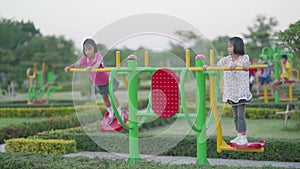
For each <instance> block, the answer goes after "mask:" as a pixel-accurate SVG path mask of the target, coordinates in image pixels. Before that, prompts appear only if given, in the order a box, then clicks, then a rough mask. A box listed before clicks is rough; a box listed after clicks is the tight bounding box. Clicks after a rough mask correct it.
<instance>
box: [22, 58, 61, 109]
mask: <svg viewBox="0 0 300 169" xmlns="http://www.w3.org/2000/svg"><path fill="white" fill-rule="evenodd" d="M47 69H48V68H47V64H46V63H43V64H42V71H38V70H37V65H36V63H34V67H33V68H28V69H27V71H26V75H27V77H28V78H29V89H28V94H27V104H49V103H50V96H51V93H52V92H54V91H55V90H58V89H61V88H62V86H61V85H60V84H59V83H58V82H55V75H54V72H47ZM34 80H35V82H34ZM45 94H46V96H45Z"/></svg>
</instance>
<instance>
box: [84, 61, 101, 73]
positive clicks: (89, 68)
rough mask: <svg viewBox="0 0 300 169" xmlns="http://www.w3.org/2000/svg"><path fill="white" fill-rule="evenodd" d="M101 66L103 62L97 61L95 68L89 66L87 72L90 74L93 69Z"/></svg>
mask: <svg viewBox="0 0 300 169" xmlns="http://www.w3.org/2000/svg"><path fill="white" fill-rule="evenodd" d="M100 65H101V62H100V61H97V62H96V63H95V64H94V65H93V66H87V67H86V71H88V72H90V71H91V70H92V69H94V68H99V67H100Z"/></svg>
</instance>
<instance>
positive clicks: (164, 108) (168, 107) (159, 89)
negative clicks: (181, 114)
mask: <svg viewBox="0 0 300 169" xmlns="http://www.w3.org/2000/svg"><path fill="white" fill-rule="evenodd" d="M178 82H179V78H178V76H177V75H176V73H175V72H174V71H172V70H170V69H167V68H162V69H159V70H157V71H155V72H154V74H153V75H152V110H153V112H154V113H155V114H157V115H158V116H159V117H162V118H169V117H172V116H174V115H175V114H176V113H177V111H178V92H179V90H178Z"/></svg>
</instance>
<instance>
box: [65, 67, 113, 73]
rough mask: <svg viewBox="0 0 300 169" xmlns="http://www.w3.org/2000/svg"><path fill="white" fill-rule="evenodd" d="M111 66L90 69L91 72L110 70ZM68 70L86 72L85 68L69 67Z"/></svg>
mask: <svg viewBox="0 0 300 169" xmlns="http://www.w3.org/2000/svg"><path fill="white" fill-rule="evenodd" d="M113 69H114V68H113V67H106V68H97V69H92V70H91V72H111V71H112V70H113ZM69 71H70V72H86V69H85V68H70V70H69Z"/></svg>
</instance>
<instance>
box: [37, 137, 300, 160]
mask: <svg viewBox="0 0 300 169" xmlns="http://www.w3.org/2000/svg"><path fill="white" fill-rule="evenodd" d="M36 137H37V138H43V139H67V140H71V139H74V140H76V143H77V149H79V150H81V151H106V150H104V149H103V148H101V147H99V146H98V145H97V144H96V143H95V142H94V141H93V140H92V139H90V137H89V136H88V135H86V134H85V133H63V134H56V135H39V136H36ZM93 137H99V139H101V140H114V142H115V143H118V144H122V145H119V146H125V147H128V139H127V140H124V137H122V136H120V135H113V136H112V135H110V134H106V133H98V134H96V135H93ZM140 137H145V136H143V134H140ZM148 137H149V136H148ZM174 137H182V136H178V135H170V136H166V137H164V140H162V141H161V145H160V146H163V144H164V143H166V144H167V143H169V141H168V139H170V140H174ZM223 139H224V140H226V141H227V142H229V140H231V139H233V138H232V137H223ZM249 140H254V139H253V138H249ZM266 143H267V144H266V147H265V151H264V152H263V153H249V152H234V151H223V152H222V153H218V152H217V150H216V144H217V143H216V137H210V138H209V139H208V140H207V157H208V158H224V159H246V160H261V161H289V162H300V159H299V157H300V140H299V139H266ZM196 151H197V148H196V136H191V135H188V136H186V137H185V138H184V139H183V140H182V141H181V142H179V144H178V145H176V146H175V147H173V148H172V149H170V150H169V151H167V152H165V153H163V154H162V155H168V156H190V157H196V154H197V152H196ZM120 153H128V152H120Z"/></svg>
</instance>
